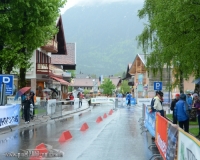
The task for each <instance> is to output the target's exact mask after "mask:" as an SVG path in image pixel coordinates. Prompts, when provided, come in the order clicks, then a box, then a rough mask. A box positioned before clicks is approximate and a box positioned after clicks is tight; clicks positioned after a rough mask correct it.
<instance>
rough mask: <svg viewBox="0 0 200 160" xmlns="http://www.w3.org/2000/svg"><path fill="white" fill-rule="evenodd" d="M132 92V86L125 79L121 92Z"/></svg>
mask: <svg viewBox="0 0 200 160" xmlns="http://www.w3.org/2000/svg"><path fill="white" fill-rule="evenodd" d="M127 92H130V86H129V85H128V81H127V80H124V81H123V82H122V84H121V86H120V93H123V94H125V93H127Z"/></svg>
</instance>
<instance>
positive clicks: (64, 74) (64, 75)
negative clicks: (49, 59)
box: [63, 72, 71, 77]
mask: <svg viewBox="0 0 200 160" xmlns="http://www.w3.org/2000/svg"><path fill="white" fill-rule="evenodd" d="M63 77H71V72H63Z"/></svg>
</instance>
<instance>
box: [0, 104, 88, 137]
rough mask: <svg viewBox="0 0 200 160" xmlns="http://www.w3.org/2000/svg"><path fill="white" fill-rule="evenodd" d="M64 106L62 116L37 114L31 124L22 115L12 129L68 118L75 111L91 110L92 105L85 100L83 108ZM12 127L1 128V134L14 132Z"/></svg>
mask: <svg viewBox="0 0 200 160" xmlns="http://www.w3.org/2000/svg"><path fill="white" fill-rule="evenodd" d="M62 108H64V109H63V110H62V116H60V117H57V118H54V119H52V118H51V117H50V115H45V116H37V115H36V117H35V118H34V119H33V120H31V121H30V123H29V124H25V121H24V119H21V117H20V122H19V125H17V126H10V127H11V129H12V131H14V130H18V129H21V128H27V127H32V126H36V125H41V124H45V123H49V122H53V121H58V120H62V119H67V118H70V117H72V116H73V115H72V114H74V113H78V112H81V111H84V110H88V109H89V110H90V106H89V105H88V102H87V101H83V104H82V106H81V108H77V109H74V108H76V107H74V106H70V105H62ZM11 129H10V128H9V127H5V128H0V135H1V134H5V133H8V132H12V131H11Z"/></svg>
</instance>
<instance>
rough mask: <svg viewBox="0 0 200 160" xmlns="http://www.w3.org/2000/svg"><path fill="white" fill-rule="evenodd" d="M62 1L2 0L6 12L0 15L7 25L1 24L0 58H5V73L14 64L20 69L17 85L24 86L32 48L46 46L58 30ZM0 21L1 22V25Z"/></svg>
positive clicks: (63, 2)
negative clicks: (0, 42)
mask: <svg viewBox="0 0 200 160" xmlns="http://www.w3.org/2000/svg"><path fill="white" fill-rule="evenodd" d="M65 2H66V0H43V1H41V0H34V1H32V0H26V1H21V0H15V1H7V3H2V1H1V4H0V5H2V6H3V7H2V8H3V9H4V10H5V8H6V12H3V13H4V14H3V15H2V14H1V13H0V14H1V16H5V17H6V22H7V23H6V24H7V25H8V26H9V27H8V28H6V27H4V28H3V30H1V33H0V34H1V35H0V37H3V42H4V43H3V49H2V53H1V57H0V59H2V60H3V61H4V65H3V66H2V67H4V68H5V70H7V72H8V73H9V72H10V71H11V69H12V68H13V67H16V68H19V69H20V73H19V76H20V77H19V80H20V81H19V82H20V84H19V85H20V87H24V86H25V85H26V80H25V76H26V71H27V70H28V69H29V68H30V66H31V64H30V62H29V60H30V58H31V57H32V54H33V51H34V50H35V49H37V48H38V47H40V46H42V45H45V44H46V43H47V42H48V41H49V40H50V39H52V38H53V36H54V35H55V34H56V33H57V31H58V30H57V28H56V19H57V18H58V16H59V12H60V10H59V8H61V7H62V6H63V5H64V4H65ZM2 8H0V9H2ZM16 15H17V17H16ZM4 21H5V20H4ZM2 23H3V22H1V21H0V26H2V25H3V24H2ZM2 31H3V32H2ZM2 34H5V36H2Z"/></svg>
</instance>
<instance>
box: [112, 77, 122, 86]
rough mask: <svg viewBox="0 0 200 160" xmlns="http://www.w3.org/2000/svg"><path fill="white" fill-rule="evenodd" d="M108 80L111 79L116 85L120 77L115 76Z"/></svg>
mask: <svg viewBox="0 0 200 160" xmlns="http://www.w3.org/2000/svg"><path fill="white" fill-rule="evenodd" d="M110 80H111V81H112V83H113V84H114V85H115V86H117V85H118V83H119V81H120V78H117V77H111V78H110Z"/></svg>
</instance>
